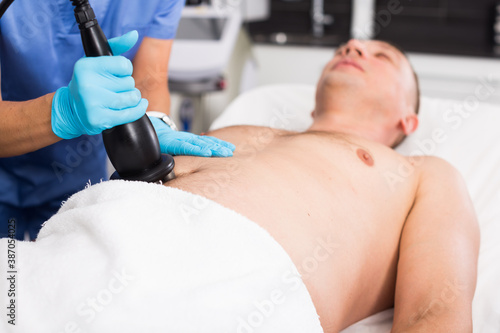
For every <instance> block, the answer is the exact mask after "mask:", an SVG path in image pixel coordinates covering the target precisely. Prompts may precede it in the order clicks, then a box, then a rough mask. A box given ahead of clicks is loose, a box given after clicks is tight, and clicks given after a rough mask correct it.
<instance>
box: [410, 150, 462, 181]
mask: <svg viewBox="0 0 500 333" xmlns="http://www.w3.org/2000/svg"><path fill="white" fill-rule="evenodd" d="M405 158H406V159H407V160H408V161H409V162H410V163H411V164H412V165H414V166H415V169H416V170H417V171H418V176H419V177H418V178H419V181H418V183H419V187H421V188H423V187H425V188H435V187H440V186H451V187H455V186H457V187H462V185H463V184H464V179H463V177H462V174H461V173H460V171H458V169H457V168H456V167H454V166H453V165H452V164H451V163H450V162H448V161H446V160H444V159H442V158H440V157H437V156H405Z"/></svg>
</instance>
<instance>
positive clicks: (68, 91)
mask: <svg viewBox="0 0 500 333" xmlns="http://www.w3.org/2000/svg"><path fill="white" fill-rule="evenodd" d="M138 38H139V35H138V33H137V31H131V32H129V33H127V34H125V35H123V36H121V37H117V38H113V39H110V40H109V45H110V47H111V50H112V51H113V54H115V55H114V56H104V57H89V58H86V57H84V58H81V59H80V60H78V61H77V62H76V64H75V67H74V70H73V77H72V79H71V81H70V83H69V85H68V86H67V87H62V88H59V89H58V90H57V91H56V93H55V95H54V98H53V99H52V118H51V121H52V131H53V132H54V133H55V134H56V135H57V136H58V137H60V138H63V139H72V138H76V137H78V136H80V135H82V134H89V135H94V134H99V133H101V132H102V131H103V130H105V129H108V128H111V127H115V126H117V125H122V124H125V123H129V122H132V121H135V120H137V119H139V118H140V117H142V116H143V115H144V114H145V112H146V109H147V107H148V101H147V100H145V99H143V98H141V92H140V91H139V90H138V89H137V88H135V81H134V79H133V78H132V63H131V62H130V60H128V59H127V58H125V57H122V56H119V54H122V53H124V52H126V51H128V50H130V49H131V48H132V47H133V46H134V45H135V43H136V42H137V40H138Z"/></svg>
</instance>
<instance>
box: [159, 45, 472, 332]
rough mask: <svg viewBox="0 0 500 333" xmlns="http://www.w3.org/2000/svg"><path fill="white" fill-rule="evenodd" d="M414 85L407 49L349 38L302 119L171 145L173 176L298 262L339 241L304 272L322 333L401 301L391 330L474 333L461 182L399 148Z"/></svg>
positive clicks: (467, 208) (410, 127)
mask: <svg viewBox="0 0 500 333" xmlns="http://www.w3.org/2000/svg"><path fill="white" fill-rule="evenodd" d="M418 94H419V93H418V81H417V79H416V76H414V72H413V70H412V68H411V65H410V63H409V62H408V60H407V59H406V57H405V56H404V55H403V54H402V53H401V52H400V51H399V50H398V49H396V48H394V47H393V46H391V45H389V44H387V43H385V42H380V41H363V42H361V41H357V40H351V41H349V42H348V43H347V44H345V45H343V46H342V47H340V48H339V49H338V51H337V52H336V53H335V55H334V57H333V59H332V60H331V61H330V62H329V63H328V64H327V65H326V66H325V68H324V71H323V73H322V75H321V77H320V79H319V82H318V85H317V92H316V107H315V109H314V111H313V113H312V116H313V118H314V123H313V125H312V126H311V127H310V128H309V129H308V130H307V131H305V132H303V133H296V132H289V131H284V130H276V129H270V128H265V127H255V126H234V127H228V128H224V129H221V130H217V131H213V132H211V133H210V135H213V136H216V137H219V138H221V139H223V140H227V141H230V142H232V143H234V144H235V145H236V150H235V152H234V156H233V157H231V158H227V159H207V158H201V157H191V156H179V157H176V158H175V162H176V167H175V173H176V175H177V178H176V179H174V180H172V181H170V182H168V183H166V184H165V185H166V186H171V187H176V188H180V189H183V190H186V191H189V192H192V193H195V194H200V195H203V196H205V197H208V198H209V199H212V200H214V201H216V202H218V203H220V204H222V205H224V206H226V207H229V208H231V209H233V210H235V211H236V212H239V213H241V214H243V215H245V216H247V217H248V218H250V219H251V220H253V221H254V222H256V223H257V224H259V225H260V226H262V227H263V228H264V229H266V230H267V231H268V232H269V233H270V234H271V235H272V236H273V237H274V238H275V239H276V240H277V241H278V242H279V243H280V244H281V246H282V247H283V248H284V249H285V250H286V251H287V253H288V254H289V255H290V257H291V259H292V260H293V262H294V263H295V265H296V266H297V267H299V268H300V267H301V266H302V263H303V261H304V260H305V259H306V258H307V257H308V256H310V255H311V253H312V252H313V250H314V248H315V247H316V246H317V239H318V237H322V238H323V239H324V237H329V238H331V239H332V240H334V241H335V243H336V244H337V247H336V250H335V252H334V253H333V254H331V255H330V256H328V258H327V259H325V260H324V261H322V262H321V263H320V264H319V266H318V267H317V269H316V270H314V271H313V272H311V273H309V274H307V277H305V278H304V283H305V285H306V286H307V288H308V290H309V293H310V294H311V297H312V300H313V303H314V305H315V307H316V310H317V312H318V314H319V316H320V321H321V324H322V327H323V329H324V331H325V332H327V333H329V332H338V331H339V330H341V329H343V328H345V327H347V326H349V325H350V324H353V323H355V322H356V321H358V320H360V319H362V318H365V317H367V316H369V315H372V314H374V313H376V312H379V311H381V310H384V309H388V308H390V307H392V306H394V308H395V312H394V323H393V329H392V331H393V332H454V333H457V332H472V315H471V302H472V298H473V295H474V289H475V284H476V266H477V256H478V246H479V231H478V225H477V221H476V217H475V213H474V210H473V207H472V205H471V201H470V199H469V196H468V193H467V189H466V187H465V185H464V182H463V180H462V178H461V176H460V175H459V173H458V172H457V171H456V170H455V169H454V168H453V167H452V166H451V165H450V164H448V163H447V162H445V161H443V160H441V159H439V158H435V157H420V158H416V157H404V156H401V155H399V154H398V153H396V152H395V151H394V150H393V149H391V147H393V146H395V145H396V144H397V143H399V142H400V141H401V140H402V139H403V138H404V136H405V135H408V134H410V133H412V132H413V131H414V130H415V129H416V128H417V125H418V119H417V115H416V113H417V111H418ZM299 271H300V269H299Z"/></svg>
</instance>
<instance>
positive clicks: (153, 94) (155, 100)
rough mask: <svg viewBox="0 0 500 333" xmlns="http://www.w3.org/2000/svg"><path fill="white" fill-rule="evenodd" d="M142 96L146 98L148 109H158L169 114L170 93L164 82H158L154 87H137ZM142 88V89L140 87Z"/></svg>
mask: <svg viewBox="0 0 500 333" xmlns="http://www.w3.org/2000/svg"><path fill="white" fill-rule="evenodd" d="M138 88H139V90H141V94H142V97H143V98H145V99H147V100H148V102H149V104H148V111H160V112H163V113H165V114H168V115H169V114H170V93H169V91H168V85H167V83H166V82H163V83H160V84H158V85H157V86H155V87H154V88H149V89H147V88H145V87H140V86H139V87H138ZM141 88H142V89H141Z"/></svg>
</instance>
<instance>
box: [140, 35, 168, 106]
mask: <svg viewBox="0 0 500 333" xmlns="http://www.w3.org/2000/svg"><path fill="white" fill-rule="evenodd" d="M172 43H173V40H171V39H168V40H166V39H157V38H151V37H144V39H143V41H142V43H141V46H140V47H139V50H138V51H137V54H136V55H135V57H134V60H133V65H134V73H133V74H132V76H133V77H134V79H135V84H136V87H137V88H138V89H139V90H140V91H141V94H142V97H143V98H146V99H147V100H148V101H149V106H148V110H149V111H160V112H163V113H166V114H170V93H169V91H168V63H169V60H170V51H171V49H172Z"/></svg>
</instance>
